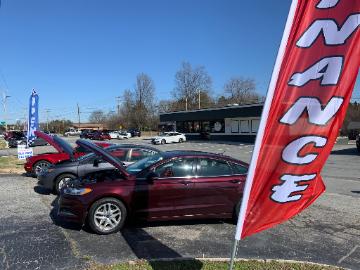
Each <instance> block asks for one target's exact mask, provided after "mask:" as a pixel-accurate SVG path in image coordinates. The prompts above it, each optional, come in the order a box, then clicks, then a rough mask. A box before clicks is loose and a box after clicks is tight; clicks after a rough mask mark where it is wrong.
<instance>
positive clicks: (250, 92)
mask: <svg viewBox="0 0 360 270" xmlns="http://www.w3.org/2000/svg"><path fill="white" fill-rule="evenodd" d="M224 92H225V94H226V95H227V101H228V102H229V103H238V104H246V103H254V102H259V101H260V96H259V95H258V94H257V93H256V83H255V80H254V79H249V78H246V79H244V78H242V77H233V78H231V79H230V80H229V81H228V82H227V83H226V84H225V85H224Z"/></svg>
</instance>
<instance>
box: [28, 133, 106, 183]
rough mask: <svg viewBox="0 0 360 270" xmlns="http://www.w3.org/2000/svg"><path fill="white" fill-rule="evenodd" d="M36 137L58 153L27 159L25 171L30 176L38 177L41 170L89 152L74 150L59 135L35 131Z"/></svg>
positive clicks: (103, 145)
mask: <svg viewBox="0 0 360 270" xmlns="http://www.w3.org/2000/svg"><path fill="white" fill-rule="evenodd" d="M35 135H36V136H37V137H38V138H41V139H43V140H44V141H46V142H47V143H48V144H50V145H51V146H53V147H54V148H55V150H56V152H48V153H43V154H39V155H35V156H32V157H29V158H27V159H26V162H25V164H24V169H25V171H26V172H27V173H28V174H31V175H34V176H37V174H38V173H39V172H40V171H41V170H43V169H44V168H47V167H49V166H50V165H51V164H56V163H59V162H63V161H65V160H69V159H76V158H78V157H80V156H83V155H85V154H86V153H88V152H89V150H88V149H86V148H83V147H81V146H79V145H78V146H76V147H75V148H73V147H72V146H71V145H70V144H69V143H68V142H67V141H65V140H63V139H62V138H60V137H58V136H57V135H54V136H51V135H48V134H46V133H44V132H41V131H35ZM97 145H99V146H101V147H107V146H110V145H111V144H110V143H97Z"/></svg>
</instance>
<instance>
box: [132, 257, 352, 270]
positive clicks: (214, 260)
mask: <svg viewBox="0 0 360 270" xmlns="http://www.w3.org/2000/svg"><path fill="white" fill-rule="evenodd" d="M194 260H198V261H204V262H230V258H205V257H204V258H191V257H179V258H162V259H161V258H160V259H139V260H130V261H128V263H136V262H138V261H148V262H174V261H175V262H176V261H194ZM241 261H243V262H248V261H256V262H263V263H269V262H278V263H288V264H290V263H296V264H307V265H313V266H323V267H333V268H336V269H345V270H350V269H348V268H343V267H339V266H336V265H330V264H322V263H315V262H309V261H296V260H284V259H247V258H235V262H241Z"/></svg>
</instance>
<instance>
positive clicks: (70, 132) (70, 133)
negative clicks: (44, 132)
mask: <svg viewBox="0 0 360 270" xmlns="http://www.w3.org/2000/svg"><path fill="white" fill-rule="evenodd" d="M80 134H81V130H79V129H74V128H70V129H68V130H67V131H66V132H65V133H64V136H66V137H68V136H79V135H80Z"/></svg>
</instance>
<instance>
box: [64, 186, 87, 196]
mask: <svg viewBox="0 0 360 270" xmlns="http://www.w3.org/2000/svg"><path fill="white" fill-rule="evenodd" d="M91 191H92V189H91V188H72V187H67V188H65V189H64V194H67V195H73V196H81V195H85V194H88V193H90V192H91Z"/></svg>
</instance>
